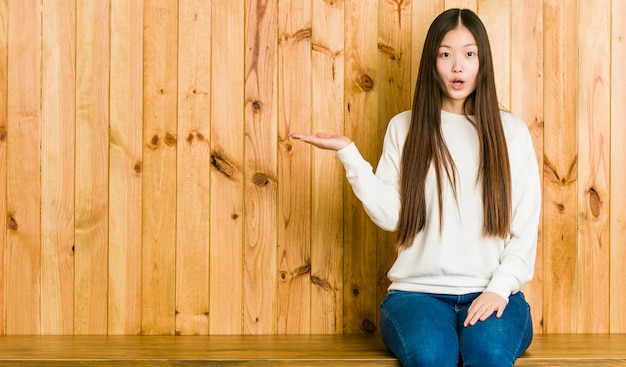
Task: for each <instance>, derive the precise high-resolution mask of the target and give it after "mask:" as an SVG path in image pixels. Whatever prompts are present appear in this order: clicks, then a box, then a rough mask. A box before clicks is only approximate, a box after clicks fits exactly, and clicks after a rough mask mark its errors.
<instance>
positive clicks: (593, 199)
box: [589, 187, 602, 218]
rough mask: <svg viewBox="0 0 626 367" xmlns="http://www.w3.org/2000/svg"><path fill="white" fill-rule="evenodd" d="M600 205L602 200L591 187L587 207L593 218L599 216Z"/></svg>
mask: <svg viewBox="0 0 626 367" xmlns="http://www.w3.org/2000/svg"><path fill="white" fill-rule="evenodd" d="M601 206H602V200H600V195H599V194H598V192H597V191H596V190H595V189H594V188H593V187H592V188H590V189H589V209H590V210H591V215H593V216H594V217H595V218H598V217H599V216H600V207H601Z"/></svg>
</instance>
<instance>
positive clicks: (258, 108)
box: [252, 101, 263, 112]
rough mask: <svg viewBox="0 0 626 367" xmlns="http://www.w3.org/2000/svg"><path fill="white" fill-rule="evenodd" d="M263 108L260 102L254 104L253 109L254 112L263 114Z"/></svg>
mask: <svg viewBox="0 0 626 367" xmlns="http://www.w3.org/2000/svg"><path fill="white" fill-rule="evenodd" d="M262 108H263V104H262V103H261V102H260V101H254V102H252V109H253V110H254V112H261V109H262Z"/></svg>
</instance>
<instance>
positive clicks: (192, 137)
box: [187, 130, 206, 144]
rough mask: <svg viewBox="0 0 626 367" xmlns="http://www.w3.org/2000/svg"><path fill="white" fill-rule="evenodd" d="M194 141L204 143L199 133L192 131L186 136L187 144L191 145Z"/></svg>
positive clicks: (203, 138)
mask: <svg viewBox="0 0 626 367" xmlns="http://www.w3.org/2000/svg"><path fill="white" fill-rule="evenodd" d="M194 140H197V141H199V142H202V141H205V140H206V138H205V137H204V135H203V134H202V133H200V132H199V131H196V130H193V131H190V132H189V134H187V143H189V144H192V143H193V141H194Z"/></svg>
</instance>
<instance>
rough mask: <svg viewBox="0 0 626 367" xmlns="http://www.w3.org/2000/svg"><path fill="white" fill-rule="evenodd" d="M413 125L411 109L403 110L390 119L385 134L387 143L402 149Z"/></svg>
mask: <svg viewBox="0 0 626 367" xmlns="http://www.w3.org/2000/svg"><path fill="white" fill-rule="evenodd" d="M409 126H411V111H403V112H400V113H399V114H397V115H395V116H394V117H392V118H391V120H389V124H388V125H387V132H386V134H385V145H388V144H391V145H393V146H395V147H396V149H399V150H401V149H402V147H403V145H404V142H405V141H406V137H407V135H408V134H409Z"/></svg>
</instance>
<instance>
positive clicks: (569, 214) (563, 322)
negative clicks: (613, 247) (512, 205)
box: [542, 0, 579, 333]
mask: <svg viewBox="0 0 626 367" xmlns="http://www.w3.org/2000/svg"><path fill="white" fill-rule="evenodd" d="M576 22H577V4H576V1H575V0H570V1H566V2H562V1H561V0H548V1H545V2H544V65H543V73H544V85H543V87H544V94H543V96H544V103H545V106H546V108H545V109H544V118H545V126H544V160H543V184H544V191H543V192H544V197H543V218H544V222H543V224H542V228H543V246H544V249H543V289H544V291H543V295H544V298H543V331H544V332H545V333H568V332H570V333H571V332H575V330H576V321H575V315H576V312H577V311H576V310H577V308H578V301H579V300H577V299H575V298H574V294H575V293H574V292H575V272H576V266H577V257H578V250H577V232H576V226H577V215H578V208H577V205H576V187H577V180H578V168H577V166H578V155H577V146H576V145H577V144H576V130H577V127H576V102H577V101H576V89H577V83H576V81H577V77H576V76H577V71H578V68H577V61H576V60H577V57H576V55H577V49H578V47H577V25H576V24H577V23H576ZM564 310H568V312H564Z"/></svg>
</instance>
